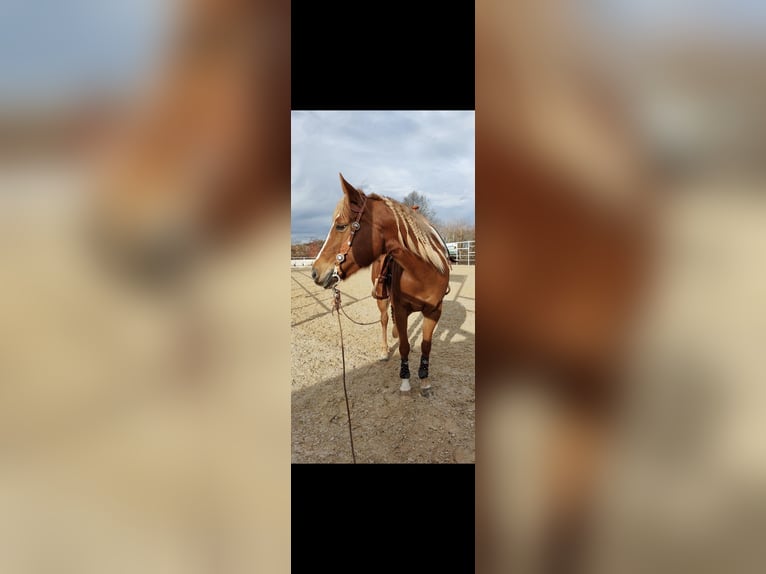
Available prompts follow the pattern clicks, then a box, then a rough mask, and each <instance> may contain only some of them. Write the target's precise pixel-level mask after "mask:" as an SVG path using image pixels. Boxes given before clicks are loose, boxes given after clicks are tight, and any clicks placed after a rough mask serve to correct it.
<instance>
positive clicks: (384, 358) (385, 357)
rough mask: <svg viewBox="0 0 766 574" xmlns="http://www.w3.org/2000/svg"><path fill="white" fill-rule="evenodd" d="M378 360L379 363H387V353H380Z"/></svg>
mask: <svg viewBox="0 0 766 574" xmlns="http://www.w3.org/2000/svg"><path fill="white" fill-rule="evenodd" d="M378 358H379V359H380V360H381V361H388V351H386V352H385V353H384V352H381V353H380V355H379V357H378Z"/></svg>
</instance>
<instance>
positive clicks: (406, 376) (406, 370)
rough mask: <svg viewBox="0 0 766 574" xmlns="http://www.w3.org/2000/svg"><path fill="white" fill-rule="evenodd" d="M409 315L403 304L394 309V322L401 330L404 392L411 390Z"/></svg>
mask: <svg viewBox="0 0 766 574" xmlns="http://www.w3.org/2000/svg"><path fill="white" fill-rule="evenodd" d="M408 315H409V313H408V312H407V311H406V310H404V309H402V308H401V306H397V307H396V308H395V309H394V324H395V325H396V329H397V331H398V332H399V357H401V360H402V363H401V366H400V368H399V378H400V379H401V380H402V384H401V386H400V387H399V390H400V391H402V392H408V391H409V390H410V365H409V358H410V341H409V339H408V337H407V316H408Z"/></svg>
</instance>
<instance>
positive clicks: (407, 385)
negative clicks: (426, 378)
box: [399, 379, 412, 393]
mask: <svg viewBox="0 0 766 574" xmlns="http://www.w3.org/2000/svg"><path fill="white" fill-rule="evenodd" d="M410 389H412V387H410V380H409V379H402V386H401V387H399V390H400V391H401V392H403V393H408V392H409V391H410Z"/></svg>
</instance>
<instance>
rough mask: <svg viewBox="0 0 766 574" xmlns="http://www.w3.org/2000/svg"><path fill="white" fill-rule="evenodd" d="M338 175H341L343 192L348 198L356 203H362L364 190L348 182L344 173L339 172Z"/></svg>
mask: <svg viewBox="0 0 766 574" xmlns="http://www.w3.org/2000/svg"><path fill="white" fill-rule="evenodd" d="M338 175H339V176H340V186H341V188H343V193H345V194H346V196H347V197H348V200H349V201H350V202H351V203H355V204H360V203H362V192H361V191H359V190H358V189H356V188H355V187H354V186H353V185H351V184H350V183H349V182H347V181H346V180H345V178H344V177H343V174H342V173H338Z"/></svg>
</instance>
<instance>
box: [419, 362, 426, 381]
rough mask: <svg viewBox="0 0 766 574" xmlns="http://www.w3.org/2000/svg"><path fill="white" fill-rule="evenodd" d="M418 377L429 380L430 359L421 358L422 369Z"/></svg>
mask: <svg viewBox="0 0 766 574" xmlns="http://www.w3.org/2000/svg"><path fill="white" fill-rule="evenodd" d="M418 377H420V378H421V379H426V378H428V359H426V358H425V357H420V368H419V369H418Z"/></svg>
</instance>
